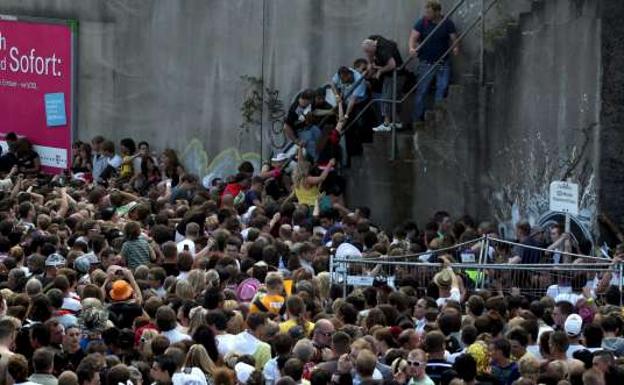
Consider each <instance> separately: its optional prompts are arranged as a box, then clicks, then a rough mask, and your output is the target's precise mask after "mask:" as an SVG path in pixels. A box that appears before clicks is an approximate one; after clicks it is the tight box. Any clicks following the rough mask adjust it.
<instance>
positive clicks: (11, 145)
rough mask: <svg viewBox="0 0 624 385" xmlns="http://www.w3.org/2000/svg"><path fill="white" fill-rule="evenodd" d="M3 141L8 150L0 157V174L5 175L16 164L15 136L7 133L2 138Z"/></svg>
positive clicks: (12, 133)
mask: <svg viewBox="0 0 624 385" xmlns="http://www.w3.org/2000/svg"><path fill="white" fill-rule="evenodd" d="M4 140H5V141H6V143H7V147H8V150H7V151H6V152H4V151H3V152H2V156H0V172H1V173H7V172H9V171H11V169H12V168H13V166H15V165H16V164H17V157H16V156H15V144H16V143H17V135H16V134H15V133H14V132H9V133H8V134H6V135H5V136H4Z"/></svg>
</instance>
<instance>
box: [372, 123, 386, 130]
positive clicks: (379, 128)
mask: <svg viewBox="0 0 624 385" xmlns="http://www.w3.org/2000/svg"><path fill="white" fill-rule="evenodd" d="M389 128H390V126H389V125H387V124H386V123H382V124H380V125H379V126H377V127H373V132H385V131H386V129H389Z"/></svg>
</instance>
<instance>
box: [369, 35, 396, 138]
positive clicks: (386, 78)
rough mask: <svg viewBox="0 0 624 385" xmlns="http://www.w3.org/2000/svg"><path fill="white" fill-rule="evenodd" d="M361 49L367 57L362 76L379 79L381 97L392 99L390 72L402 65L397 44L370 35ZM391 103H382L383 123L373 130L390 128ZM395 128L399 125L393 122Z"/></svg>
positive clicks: (379, 130) (380, 130) (385, 130)
mask: <svg viewBox="0 0 624 385" xmlns="http://www.w3.org/2000/svg"><path fill="white" fill-rule="evenodd" d="M362 49H363V50H364V53H365V54H366V56H367V58H368V62H369V64H368V68H367V70H366V73H365V75H364V76H366V78H367V79H368V78H372V79H376V80H380V81H382V83H383V86H382V98H383V99H385V100H390V99H392V97H393V95H392V72H394V71H395V70H396V69H397V68H400V67H401V66H402V65H403V58H402V57H401V53H400V52H399V49H398V47H397V44H396V43H395V42H394V41H392V40H388V39H386V38H385V37H383V36H379V35H372V36H370V37H369V38H368V39H366V40H364V41H363V42H362ZM390 106H391V103H382V111H381V114H382V115H383V119H384V121H383V123H382V124H380V125H379V126H377V127H375V128H373V131H375V132H387V131H390V130H391V127H390V126H391V123H392V115H391V111H390ZM394 124H395V127H396V128H401V127H399V124H398V123H397V122H394Z"/></svg>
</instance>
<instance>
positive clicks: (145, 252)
mask: <svg viewBox="0 0 624 385" xmlns="http://www.w3.org/2000/svg"><path fill="white" fill-rule="evenodd" d="M121 255H122V257H124V258H125V260H126V266H128V268H130V269H135V268H136V267H137V266H141V265H147V264H148V263H149V262H150V248H149V243H147V241H146V240H145V239H144V238H138V239H132V240H129V241H125V242H124V244H123V246H122V247H121Z"/></svg>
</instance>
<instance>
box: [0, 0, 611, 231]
mask: <svg viewBox="0 0 624 385" xmlns="http://www.w3.org/2000/svg"><path fill="white" fill-rule="evenodd" d="M423 2H424V0H383V1H380V0H264V1H262V0H178V1H174V0H134V1H126V0H3V1H2V2H0V13H5V14H17V15H28V16H44V17H57V18H75V19H78V20H79V22H80V36H79V41H80V42H79V79H78V80H79V96H78V103H79V121H78V137H79V138H81V139H89V138H90V137H91V136H93V135H95V134H104V135H107V136H109V137H111V138H115V139H117V140H118V139H121V138H122V137H124V136H126V135H131V136H133V137H135V138H139V139H147V140H149V141H150V142H152V143H153V144H154V145H155V147H156V148H159V149H162V148H163V147H165V146H168V147H173V148H175V149H177V150H178V151H180V152H181V154H182V155H183V158H184V159H185V161H186V163H187V166H188V167H189V168H190V169H191V170H193V171H195V172H197V173H199V174H202V175H204V174H207V173H210V172H215V170H217V169H218V170H221V171H223V170H224V169H228V168H229V169H231V167H233V166H235V164H236V163H237V162H238V161H240V160H241V159H249V160H254V161H258V160H259V153H260V152H262V151H261V146H262V148H263V150H264V153H265V156H266V154H267V153H268V152H269V150H270V143H271V141H270V134H269V131H270V129H269V127H268V125H267V124H265V125H264V130H263V132H264V136H262V137H261V136H260V129H259V128H258V127H248V128H246V129H241V127H240V126H241V123H242V122H243V119H242V117H241V112H240V107H241V104H242V102H243V100H244V99H245V98H246V96H247V92H248V84H247V83H245V82H244V81H242V80H241V76H244V75H247V76H252V77H257V78H260V77H263V78H264V79H265V84H266V85H267V86H268V87H271V88H274V89H277V90H279V91H280V97H281V98H282V99H283V100H284V101H285V102H286V104H287V103H288V102H289V101H290V100H291V99H292V97H293V96H294V95H295V93H296V92H297V91H299V90H300V89H302V88H305V87H308V86H315V85H318V84H321V83H323V82H325V81H327V79H328V78H329V76H330V75H331V74H332V72H333V71H335V69H336V68H337V67H338V66H339V65H341V64H348V63H350V62H351V61H352V60H353V59H354V58H356V57H359V56H360V55H361V53H360V49H359V42H360V41H361V40H362V39H363V38H364V37H366V36H367V35H369V34H372V33H379V34H383V35H385V36H388V37H391V38H394V39H396V40H397V41H398V42H399V45H400V47H402V49H403V50H405V48H406V44H407V37H408V34H409V31H410V28H411V25H412V24H413V22H414V20H415V19H416V17H417V16H418V15H419V14H420V11H421V8H422V4H423ZM600 2H601V1H599V0H541V1H537V2H535V4H536V5H535V6H534V8H533V9H531V4H533V3H534V2H533V1H531V0H513V1H512V0H500V1H499V5H497V6H496V7H495V8H494V9H493V10H492V12H491V14H490V15H489V16H488V18H487V26H488V30H487V33H486V35H485V40H486V43H487V46H488V47H489V49H490V51H489V52H490V54H489V55H488V71H487V73H488V75H489V76H488V77H489V80H490V81H491V82H492V87H491V90H490V93H489V94H488V96H489V100H490V103H489V105H490V108H489V111H488V116H489V117H490V118H489V119H488V121H487V126H486V127H480V126H479V125H478V114H477V107H478V103H476V102H477V96H478V89H477V88H475V87H476V86H475V84H474V75H475V74H476V72H475V70H476V67H477V66H476V64H477V58H478V47H479V43H480V35H479V33H478V32H475V33H474V34H472V35H471V37H470V38H469V39H468V40H467V41H466V42H465V43H463V44H462V52H463V54H462V56H461V57H460V58H459V59H458V60H456V67H457V68H458V70H457V71H456V72H457V74H458V76H457V77H456V79H455V81H456V83H458V84H459V85H460V86H459V88H457V89H456V91H455V92H456V94H457V95H459V96H458V97H457V98H456V99H455V100H456V101H455V102H452V105H450V106H449V109H448V114H446V115H445V116H442V118H441V119H440V120H439V121H438V122H433V123H431V124H429V125H428V129H427V130H425V131H423V132H420V133H419V134H418V136H417V137H408V138H404V140H405V142H406V143H407V147H409V152H411V153H412V155H414V158H413V160H412V161H411V162H408V163H406V164H408V166H405V165H397V164H389V165H387V166H386V165H385V164H384V163H379V162H377V161H375V159H377V160H379V159H378V158H380V157H384V152H385V153H386V154H387V153H388V152H387V151H388V149H387V148H382V147H383V146H384V144H383V141H381V142H380V143H381V144H378V145H377V146H378V147H379V148H375V147H374V148H373V149H372V150H371V149H369V150H370V151H377V152H378V153H377V154H375V156H376V157H377V158H375V159H373V158H370V155H369V159H368V160H367V157H366V155H365V157H364V158H363V160H362V161H361V162H360V163H361V166H362V167H364V169H365V170H372V172H368V173H363V174H362V173H361V172H359V173H358V172H356V171H354V172H352V173H351V179H354V180H355V183H353V184H352V186H360V188H359V189H358V190H356V191H359V192H361V193H360V194H357V196H354V197H353V198H354V199H353V201H354V203H356V204H358V203H362V204H368V205H371V206H375V205H376V204H377V205H379V207H380V209H379V210H377V218H378V219H380V221H382V222H384V223H385V224H388V225H390V224H394V223H395V222H398V221H400V220H403V219H406V218H409V217H416V218H419V219H421V220H424V219H425V218H426V217H428V216H429V215H430V214H431V213H432V212H433V211H434V210H435V209H438V208H450V209H451V210H452V211H453V213H454V214H456V215H459V214H462V213H464V212H468V213H470V214H473V215H477V214H481V216H483V213H484V212H490V213H491V214H492V216H494V217H495V218H497V219H499V220H508V219H510V218H511V217H515V218H517V217H520V216H523V217H536V216H537V215H538V214H539V213H540V212H542V211H543V210H544V209H545V202H546V201H545V198H546V193H547V185H548V183H549V182H550V180H551V179H558V178H561V177H572V178H573V179H574V180H576V181H579V182H581V183H582V185H583V194H584V198H583V206H584V207H586V208H589V209H590V210H591V209H593V208H594V207H595V202H596V194H595V191H596V183H595V181H596V170H597V167H596V164H597V162H598V159H599V156H598V155H599V152H598V151H597V148H598V146H599V144H600V142H601V141H604V140H607V141H608V140H610V139H611V138H612V139H617V140H614V141H613V142H612V143H611V144H612V151H611V152H609V155H608V156H607V158H608V159H602V160H601V161H602V162H605V161H606V162H613V165H614V167H616V166H618V165H619V163H617V162H620V161H621V160H617V159H619V158H618V154H619V152H618V151H621V150H618V148H620V147H617V146H618V145H619V144H620V143H622V141H621V140H622V138H619V136H617V135H620V134H617V132H616V131H617V130H616V127H617V125H616V122H620V121H621V120H619V118H617V117H618V116H619V115H617V114H612V115H609V116H611V118H612V119H613V120H612V121H611V123H610V126H609V127H610V128H604V129H603V132H604V133H609V134H608V135H607V134H605V135H602V136H600V137H599V127H600V125H599V124H597V123H600V116H599V113H600V92H601V89H600V85H601V82H600V73H601V64H602V60H603V58H604V57H607V56H608V55H607V51H608V49H607V48H609V47H611V45H617V44H616V42H615V41H614V40H613V39H616V36H621V34H620V35H617V34H614V33H611V31H613V32H617V28H616V27H615V26H614V27H612V29H609V31H603V30H601V28H602V23H601V16H603V15H600V14H599V13H598V4H599V3H600ZM602 2H605V3H609V4H611V6H612V7H616V8H617V9H619V10H621V7H622V5H621V4H622V2H621V1H618V0H603V1H602ZM454 3H455V1H454V0H445V1H443V4H444V5H445V7H446V8H448V7H449V6H450V5H451V4H454ZM479 4H480V0H467V1H466V3H465V4H464V6H462V8H461V9H460V11H459V13H458V14H457V15H456V16H455V17H454V20H455V22H456V24H457V25H458V26H459V28H460V30H463V29H464V28H465V27H466V25H467V24H468V23H469V22H470V21H471V20H472V19H473V18H474V17H475V16H476V15H477V14H478V12H479V11H480V9H479ZM618 7H619V8H618ZM527 11H529V12H527ZM607 15H612V14H607ZM611 19H612V20H615V21H613V25H615V23H616V21H617V20H618V19H617V18H614V17H611ZM509 23H512V25H511V27H510V25H509ZM513 23H516V24H517V26H516V27H514V25H513ZM605 36H606V37H610V38H611V39H605ZM607 42H610V43H607ZM617 46H618V47H619V45H617ZM601 49H602V51H601ZM610 68H612V70H613V71H616V68H621V67H617V66H615V65H613V66H612V67H610ZM617 90H619V88H609V89H607V88H605V89H603V90H602V92H603V94H605V92H607V91H608V92H607V96H608V95H611V97H612V98H613V99H612V102H611V103H612V105H615V104H616V101H618V100H619V99H617V98H618V96H617V92H618V91H617ZM619 97H621V95H620V96H619ZM264 120H265V123H266V120H267V117H266V114H265V116H264ZM609 135H612V136H609ZM278 139H279V138H278ZM599 139H600V140H599ZM382 151H383V152H382ZM371 162H373V163H374V164H371ZM387 167H390V168H392V170H393V171H392V172H391V173H387V172H384V170H387ZM602 179H603V180H604V182H605V183H606V184H607V185H611V186H613V185H614V183H618V180H615V179H614V180H606V179H605V176H604V175H603V177H602ZM394 186H401V187H400V188H394ZM397 190H400V191H401V194H402V195H401V194H400V196H399V195H396V194H398V193H397ZM601 191H603V192H604V193H605V194H607V195H605V197H601V200H604V199H607V198H606V197H607V196H610V195H612V194H613V193H614V191H615V190H608V188H607V187H605V188H604V189H603V190H601ZM352 195H353V194H352ZM358 197H359V200H360V201H361V202H358ZM362 197H367V198H366V199H365V200H364V199H363V198H362Z"/></svg>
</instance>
